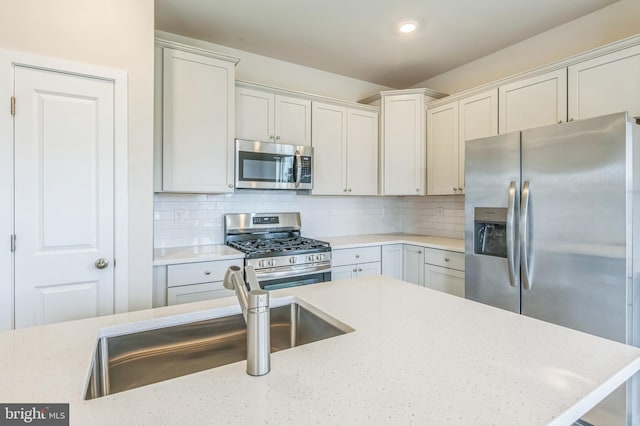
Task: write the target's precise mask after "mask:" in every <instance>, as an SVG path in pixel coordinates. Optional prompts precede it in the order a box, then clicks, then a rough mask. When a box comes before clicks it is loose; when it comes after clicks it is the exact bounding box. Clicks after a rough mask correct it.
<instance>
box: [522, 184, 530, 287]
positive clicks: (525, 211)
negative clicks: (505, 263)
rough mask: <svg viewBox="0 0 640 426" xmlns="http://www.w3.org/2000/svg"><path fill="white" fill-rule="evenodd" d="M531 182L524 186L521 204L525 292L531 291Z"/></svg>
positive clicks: (523, 284)
mask: <svg viewBox="0 0 640 426" xmlns="http://www.w3.org/2000/svg"><path fill="white" fill-rule="evenodd" d="M529 195H530V188H529V181H528V180H526V181H524V183H523V185H522V200H521V202H520V266H521V268H522V286H523V288H524V289H525V290H531V281H530V276H529V257H528V254H529V240H528V237H529V229H528V228H529Z"/></svg>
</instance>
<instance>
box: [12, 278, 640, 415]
mask: <svg viewBox="0 0 640 426" xmlns="http://www.w3.org/2000/svg"><path fill="white" fill-rule="evenodd" d="M291 296H295V297H298V298H299V299H300V300H302V301H304V302H306V303H308V304H311V305H313V306H314V307H316V308H318V309H320V310H322V311H324V312H326V313H327V314H329V315H332V316H333V317H335V318H337V319H338V320H340V321H342V322H344V323H346V324H348V325H349V326H351V327H353V328H354V329H355V331H354V332H352V333H348V334H345V335H342V336H338V337H334V338H330V339H326V340H322V341H318V342H315V343H312V344H308V345H304V346H300V347H296V348H292V349H287V350H284V351H280V352H277V353H274V354H272V356H271V366H272V370H271V372H270V373H269V374H267V375H265V376H262V377H251V376H248V375H247V374H246V373H245V368H246V364H245V362H244V361H241V362H237V363H234V364H229V365H226V366H223V367H218V368H214V369H210V370H206V371H202V372H199V373H194V374H191V375H187V376H183V377H180V378H176V379H172V380H167V381H164V382H160V383H156V384H153V385H149V386H144V387H141V388H137V389H133V390H130V391H126V392H121V393H117V394H113V395H110V396H106V397H103V398H98V399H93V400H89V401H85V400H83V394H84V389H85V386H86V383H87V377H88V373H89V368H90V363H91V358H92V355H93V351H94V347H95V343H96V339H97V338H98V336H99V335H101V333H102V334H108V333H109V328H104V327H108V326H111V327H112V328H111V330H112V331H113V330H114V329H120V331H122V330H134V329H139V328H140V327H141V323H140V322H137V321H143V320H146V321H147V325H148V324H155V325H159V324H162V323H165V324H166V323H172V322H177V321H184V320H185V319H188V318H191V319H196V318H203V317H213V316H217V315H220V309H222V310H223V311H224V312H226V313H230V312H238V308H237V302H236V300H235V298H225V299H215V300H209V301H204V302H197V303H192V304H185V305H176V306H171V307H165V308H157V309H152V310H145V311H138V312H132V313H127V314H120V315H112V316H105V317H99V318H91V319H86V320H80V321H73V322H67V323H60V324H52V325H48V326H41V327H33V328H26V329H21V330H16V331H5V332H0V348H1V349H2V350H0V383H2V386H0V401H2V402H3V403H13V402H15V403H29V402H33V403H55V402H68V403H70V420H71V425H95V426H100V425H109V426H111V425H172V426H173V425H205V424H237V425H258V424H260V425H262V424H270V425H308V424H318V425H332V424H343V425H411V424H414V425H439V426H442V425H445V426H446V425H465V426H466V425H469V424H477V425H485V424H492V425H509V426H511V425H546V424H553V425H569V424H571V423H572V421H574V420H575V419H577V418H578V417H579V416H581V415H582V414H583V413H585V412H586V411H588V410H589V409H590V408H592V407H593V406H594V405H595V404H597V402H599V401H600V400H602V399H603V398H604V397H605V396H606V395H607V394H609V393H610V392H611V391H613V390H614V389H615V388H617V387H618V386H619V385H620V384H622V383H624V381H625V380H627V378H629V377H630V376H631V375H632V374H633V373H634V372H636V371H638V370H640V349H638V348H633V347H629V346H626V345H622V344H619V343H616V342H612V341H609V340H605V339H602V338H599V337H595V336H590V335H588V334H585V333H580V332H577V331H573V330H570V329H567V328H563V327H559V326H556V325H553V324H549V323H545V322H542V321H538V320H535V319H532V318H528V317H525V316H521V315H517V314H513V313H510V312H507V311H504V310H500V309H497V308H493V307H490V306H487V305H483V304H479V303H476V302H472V301H469V300H465V299H462V298H458V297H455V296H451V295H448V294H445V293H440V292H437V291H433V290H430V289H427V288H424V287H420V286H416V285H412V284H408V283H404V282H402V281H398V280H394V279H391V278H386V277H379V276H378V277H364V278H359V279H353V280H344V281H337V282H328V283H322V284H316V285H310V286H302V287H295V288H289V289H283V290H277V291H273V292H271V297H272V305H275V304H277V302H278V301H281V298H282V297H291ZM214 308H218V309H214ZM216 313H217V315H216ZM172 315H173V317H172ZM575 348H589V350H588V351H579V350H575Z"/></svg>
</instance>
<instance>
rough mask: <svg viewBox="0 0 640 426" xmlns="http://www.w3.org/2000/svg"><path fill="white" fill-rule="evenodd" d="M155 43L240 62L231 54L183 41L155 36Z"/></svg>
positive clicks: (160, 45)
mask: <svg viewBox="0 0 640 426" xmlns="http://www.w3.org/2000/svg"><path fill="white" fill-rule="evenodd" d="M154 40H155V45H156V46H158V47H169V48H171V49H177V50H183V51H185V52H190V53H195V54H198V55H202V56H208V57H209V58H214V59H218V60H220V61H226V62H231V63H232V64H234V65H237V64H238V62H240V58H234V57H233V56H228V55H223V54H222V53H217V52H213V51H211V50H207V49H202V48H200V47H195V46H190V45H188V44H184V43H178V42H175V41H170V40H165V39H162V38H155V39H154Z"/></svg>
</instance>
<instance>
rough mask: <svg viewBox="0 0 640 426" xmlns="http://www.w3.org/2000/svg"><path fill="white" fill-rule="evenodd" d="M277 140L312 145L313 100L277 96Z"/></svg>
mask: <svg viewBox="0 0 640 426" xmlns="http://www.w3.org/2000/svg"><path fill="white" fill-rule="evenodd" d="M274 129H275V133H276V142H281V143H292V144H296V145H306V146H311V101H310V100H308V99H300V98H292V97H289V96H281V95H276V96H275V126H274Z"/></svg>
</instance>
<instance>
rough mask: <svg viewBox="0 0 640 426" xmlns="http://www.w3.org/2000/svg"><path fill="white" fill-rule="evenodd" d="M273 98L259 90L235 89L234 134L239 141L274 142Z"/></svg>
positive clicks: (270, 94) (271, 95)
mask: <svg viewBox="0 0 640 426" xmlns="http://www.w3.org/2000/svg"><path fill="white" fill-rule="evenodd" d="M274 99H275V98H274V96H273V94H272V93H267V92H261V91H259V90H253V89H246V88H243V87H241V88H238V89H236V134H235V137H236V138H239V139H249V140H255V141H263V142H269V141H271V142H273V141H275V137H276V136H275V130H274V127H273V126H274V123H275V119H274V113H275V106H274Z"/></svg>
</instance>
